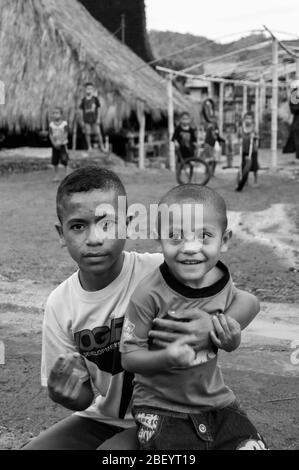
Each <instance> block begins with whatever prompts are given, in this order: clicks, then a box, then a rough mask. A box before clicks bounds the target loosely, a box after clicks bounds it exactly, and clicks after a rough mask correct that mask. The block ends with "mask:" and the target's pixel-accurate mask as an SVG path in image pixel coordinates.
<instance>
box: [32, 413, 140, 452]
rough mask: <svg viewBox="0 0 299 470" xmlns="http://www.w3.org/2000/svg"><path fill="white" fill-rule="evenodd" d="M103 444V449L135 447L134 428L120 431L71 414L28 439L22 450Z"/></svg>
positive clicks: (96, 446) (76, 448)
mask: <svg viewBox="0 0 299 470" xmlns="http://www.w3.org/2000/svg"><path fill="white" fill-rule="evenodd" d="M116 435H117V436H116ZM114 436H115V438H114V439H115V444H113V442H114V441H112V445H109V440H110V439H111V438H113V437H114ZM118 436H119V438H118V439H116V437H118ZM103 443H105V444H104V449H107V450H108V449H111V450H113V449H115V450H136V449H137V442H136V428H133V429H132V428H131V429H129V430H126V431H124V430H123V428H119V427H116V426H110V425H109V424H105V423H100V422H98V421H95V420H93V419H89V418H81V417H80V416H75V415H72V416H70V417H69V418H66V419H64V420H63V421H60V422H59V423H57V424H55V425H54V426H52V427H51V428H49V429H47V430H46V431H44V432H42V433H41V434H40V435H39V436H38V437H36V438H35V439H32V440H31V441H30V442H29V443H28V444H27V445H26V446H25V447H23V450H96V449H97V448H98V447H100V446H101V445H102V444H103ZM114 445H115V446H116V447H114Z"/></svg>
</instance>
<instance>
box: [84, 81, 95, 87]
mask: <svg viewBox="0 0 299 470" xmlns="http://www.w3.org/2000/svg"><path fill="white" fill-rule="evenodd" d="M89 86H92V87H94V83H93V82H86V83H85V85H84V88H87V87H89Z"/></svg>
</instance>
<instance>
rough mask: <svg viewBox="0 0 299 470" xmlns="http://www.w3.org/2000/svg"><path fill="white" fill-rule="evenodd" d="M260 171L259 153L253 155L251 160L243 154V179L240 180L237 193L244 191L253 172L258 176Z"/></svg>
mask: <svg viewBox="0 0 299 470" xmlns="http://www.w3.org/2000/svg"><path fill="white" fill-rule="evenodd" d="M258 169H259V167H258V160H257V153H253V154H252V157H251V158H249V156H248V155H246V154H243V157H242V177H241V178H240V179H239V180H238V184H237V188H236V191H239V192H240V191H242V190H243V188H244V186H245V185H246V183H247V181H248V177H249V173H250V172H251V171H253V172H254V174H255V175H257V172H258Z"/></svg>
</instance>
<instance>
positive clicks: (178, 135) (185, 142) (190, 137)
mask: <svg viewBox="0 0 299 470" xmlns="http://www.w3.org/2000/svg"><path fill="white" fill-rule="evenodd" d="M172 140H173V142H175V141H177V142H178V143H179V146H180V151H181V154H182V157H183V158H184V159H187V158H191V157H194V153H195V145H194V144H196V142H197V137H196V130H195V129H194V128H192V127H188V128H187V129H184V128H183V127H182V126H178V127H177V128H176V129H175V132H174V135H173V138H172Z"/></svg>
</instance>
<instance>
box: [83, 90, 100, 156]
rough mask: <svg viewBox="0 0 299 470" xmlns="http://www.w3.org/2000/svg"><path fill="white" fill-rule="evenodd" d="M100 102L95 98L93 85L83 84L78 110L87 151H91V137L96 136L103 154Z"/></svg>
mask: <svg viewBox="0 0 299 470" xmlns="http://www.w3.org/2000/svg"><path fill="white" fill-rule="evenodd" d="M100 108H101V105H100V101H99V99H98V98H97V97H96V96H95V88H94V84H93V83H91V82H88V83H86V84H85V97H84V98H83V100H82V101H81V104H80V110H81V112H82V119H83V123H84V132H85V138H86V143H87V148H88V150H89V151H90V150H92V145H91V136H92V135H96V136H97V138H98V141H99V147H100V149H101V150H102V152H105V149H104V143H103V136H102V131H101V120H100Z"/></svg>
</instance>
